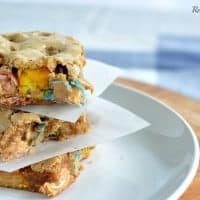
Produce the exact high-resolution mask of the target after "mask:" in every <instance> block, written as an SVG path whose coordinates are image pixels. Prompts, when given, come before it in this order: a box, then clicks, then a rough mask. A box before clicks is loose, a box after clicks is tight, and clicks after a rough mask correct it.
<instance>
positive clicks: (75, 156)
mask: <svg viewBox="0 0 200 200" xmlns="http://www.w3.org/2000/svg"><path fill="white" fill-rule="evenodd" d="M91 150H92V148H84V149H82V150H78V151H75V152H72V153H67V154H63V155H60V156H56V157H54V158H50V159H48V160H44V161H41V162H39V163H36V164H32V165H30V166H28V167H25V168H22V169H19V170H17V171H14V172H11V173H9V172H3V171H0V186H2V187H9V188H15V189H22V190H28V191H32V192H39V193H42V194H44V195H47V196H49V197H50V196H55V195H57V194H59V193H60V192H62V191H63V190H64V189H66V188H67V187H69V186H70V185H71V184H72V183H73V182H74V181H75V180H76V178H77V176H78V175H79V174H80V171H81V169H82V162H81V161H82V160H83V159H86V158H87V157H88V156H89V155H90V153H91Z"/></svg>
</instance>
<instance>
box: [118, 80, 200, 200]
mask: <svg viewBox="0 0 200 200" xmlns="http://www.w3.org/2000/svg"><path fill="white" fill-rule="evenodd" d="M116 82H117V83H121V84H123V85H126V86H129V87H132V88H136V89H139V90H142V91H144V92H146V93H148V94H150V95H151V96H154V97H156V98H158V99H159V100H161V101H163V102H165V103H166V104H168V105H169V106H171V107H172V108H174V109H175V110H176V111H177V112H179V113H180V114H181V115H182V116H183V117H184V118H185V119H186V120H187V121H188V122H189V124H190V125H191V126H192V127H193V129H194V131H195V133H196V134H197V136H198V138H200V101H196V100H193V99H192V98H189V97H186V96H183V95H181V94H178V93H176V92H172V91H170V90H167V89H164V88H160V87H155V86H153V85H149V84H145V83H142V82H138V81H133V80H128V79H122V78H119V79H117V80H116ZM199 92H200V90H199ZM180 200H200V168H199V169H198V172H197V175H196V177H195V178H194V180H193V182H192V184H191V185H190V187H189V188H188V189H187V191H186V192H185V193H184V194H183V195H182V197H181V198H180Z"/></svg>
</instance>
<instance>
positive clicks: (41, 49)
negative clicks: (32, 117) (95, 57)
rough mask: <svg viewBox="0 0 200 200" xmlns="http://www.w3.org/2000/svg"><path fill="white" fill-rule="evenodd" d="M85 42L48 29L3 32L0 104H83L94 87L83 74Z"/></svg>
mask: <svg viewBox="0 0 200 200" xmlns="http://www.w3.org/2000/svg"><path fill="white" fill-rule="evenodd" d="M85 62H86V61H85V56H84V49H83V46H82V45H81V44H80V42H78V41H77V40H75V39H74V38H72V37H68V36H64V35H60V34H56V33H49V32H39V31H35V32H18V33H9V34H2V35H0V104H1V105H5V106H16V105H28V104H47V103H53V102H56V103H70V104H83V103H84V101H85V97H84V93H85V91H86V90H90V91H91V92H92V91H93V87H92V85H91V84H90V83H88V82H87V81H86V80H85V79H84V77H83V73H82V70H83V67H84V65H85Z"/></svg>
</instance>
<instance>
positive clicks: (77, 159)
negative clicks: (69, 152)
mask: <svg viewBox="0 0 200 200" xmlns="http://www.w3.org/2000/svg"><path fill="white" fill-rule="evenodd" d="M74 160H75V161H80V160H81V153H80V151H75V152H74Z"/></svg>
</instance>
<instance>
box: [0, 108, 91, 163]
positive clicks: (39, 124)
mask: <svg viewBox="0 0 200 200" xmlns="http://www.w3.org/2000/svg"><path fill="white" fill-rule="evenodd" d="M88 130H89V123H88V120H87V117H86V114H83V115H82V116H80V118H79V119H78V120H77V121H76V122H75V123H71V122H66V121H62V120H58V119H53V118H48V117H43V116H40V115H37V114H34V113H27V112H23V111H17V110H10V109H5V108H0V160H1V161H8V160H12V159H14V158H19V157H21V156H23V155H26V154H28V153H30V152H31V151H32V150H34V148H35V147H36V146H37V145H38V144H40V143H43V142H45V141H49V140H54V141H60V140H66V139H69V138H71V137H75V136H76V135H78V134H85V133H86V132H87V131H88Z"/></svg>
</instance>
